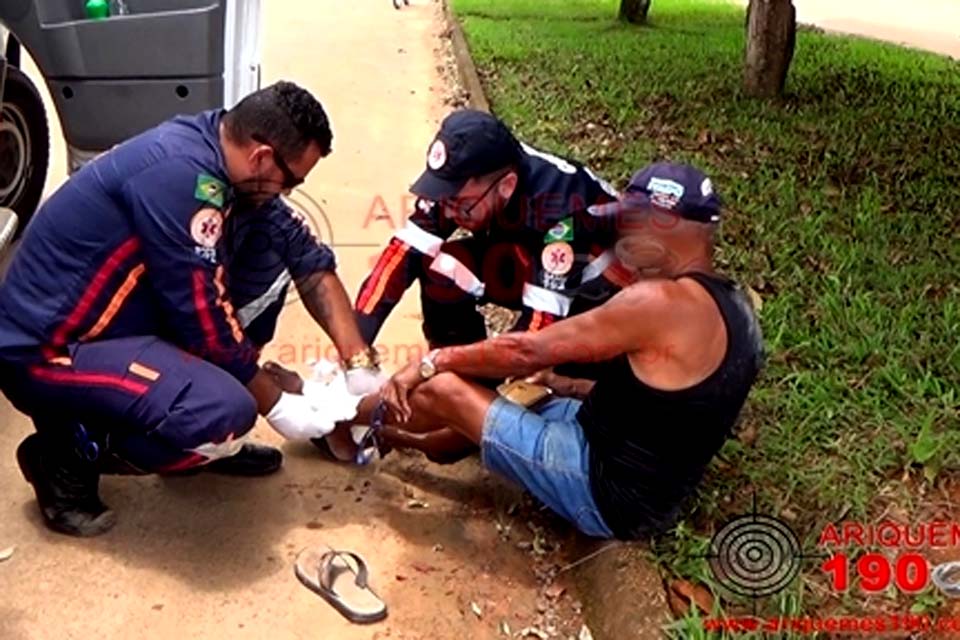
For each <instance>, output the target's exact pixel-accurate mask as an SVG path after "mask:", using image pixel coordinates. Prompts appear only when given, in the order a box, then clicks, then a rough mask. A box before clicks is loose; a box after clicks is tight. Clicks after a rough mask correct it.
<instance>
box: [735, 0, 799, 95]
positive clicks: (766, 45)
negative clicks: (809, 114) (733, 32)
mask: <svg viewBox="0 0 960 640" xmlns="http://www.w3.org/2000/svg"><path fill="white" fill-rule="evenodd" d="M796 35H797V12H796V9H794V6H793V2H792V0H750V6H749V8H748V9H747V53H746V66H745V69H744V74H743V88H744V91H746V93H747V95H748V96H752V97H755V98H772V97H773V96H776V95H779V94H780V93H782V92H783V87H784V85H785V84H786V82H787V71H788V70H789V69H790V61H791V60H792V59H793V47H794V42H795V40H796Z"/></svg>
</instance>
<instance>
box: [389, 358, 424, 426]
mask: <svg viewBox="0 0 960 640" xmlns="http://www.w3.org/2000/svg"><path fill="white" fill-rule="evenodd" d="M421 382H423V378H422V377H421V376H420V364H419V363H417V362H411V363H410V364H408V365H407V366H405V367H404V368H403V369H400V371H398V372H396V373H395V374H393V377H392V378H390V380H388V381H387V383H386V384H385V385H383V388H382V389H381V390H380V399H381V401H383V402H385V403H386V405H387V408H388V409H389V410H390V413H391V415H393V417H394V419H395V420H396V421H397V422H399V423H400V424H403V423H405V422H407V421H408V420H410V417H411V416H412V415H413V409H411V408H410V393H411V392H412V391H413V390H414V389H415V388H417V386H418V385H419V384H420V383H421Z"/></svg>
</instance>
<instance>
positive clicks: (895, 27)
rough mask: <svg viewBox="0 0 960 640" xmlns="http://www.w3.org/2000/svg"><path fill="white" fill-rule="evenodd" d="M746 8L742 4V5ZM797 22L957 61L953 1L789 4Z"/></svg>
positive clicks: (958, 33)
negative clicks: (890, 43) (919, 50)
mask: <svg viewBox="0 0 960 640" xmlns="http://www.w3.org/2000/svg"><path fill="white" fill-rule="evenodd" d="M745 4H746V3H745ZM793 4H794V6H795V7H796V8H797V19H798V20H799V21H800V22H803V23H807V24H814V25H817V26H818V27H822V28H824V29H827V30H828V31H836V32H838V33H847V34H852V35H859V36H864V37H867V38H875V39H877V40H886V41H888V42H893V43H896V44H902V45H905V46H908V47H914V48H916V49H925V50H927V51H933V52H935V53H940V54H943V55H947V56H951V57H954V58H960V2H957V1H956V0H914V1H913V2H910V3H908V4H905V3H903V2H897V1H896V0H842V1H838V0H793Z"/></svg>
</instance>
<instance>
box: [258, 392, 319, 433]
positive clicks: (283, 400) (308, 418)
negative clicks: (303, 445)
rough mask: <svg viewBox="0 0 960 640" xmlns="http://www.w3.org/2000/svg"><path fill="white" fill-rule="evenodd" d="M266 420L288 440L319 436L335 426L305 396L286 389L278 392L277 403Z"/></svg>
mask: <svg viewBox="0 0 960 640" xmlns="http://www.w3.org/2000/svg"><path fill="white" fill-rule="evenodd" d="M267 422H269V423H270V426H271V427H273V428H274V429H276V430H277V432H278V433H280V435H282V436H283V437H285V438H287V439H289V440H309V439H310V438H321V437H323V436H325V435H327V434H328V433H330V432H331V431H333V428H334V426H335V423H334V420H333V419H331V417H330V415H329V414H327V413H326V412H324V411H322V410H320V409H318V408H316V407H314V405H313V403H312V402H311V401H310V399H309V398H308V397H307V396H304V395H300V394H297V393H287V392H286V391H283V392H281V393H280V399H279V400H277V404H275V405H273V408H272V409H270V413H268V414H267Z"/></svg>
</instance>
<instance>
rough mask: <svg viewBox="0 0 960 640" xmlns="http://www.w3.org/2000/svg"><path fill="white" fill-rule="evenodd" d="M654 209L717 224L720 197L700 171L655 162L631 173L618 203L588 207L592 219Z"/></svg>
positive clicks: (718, 220) (689, 166)
mask: <svg viewBox="0 0 960 640" xmlns="http://www.w3.org/2000/svg"><path fill="white" fill-rule="evenodd" d="M648 208H653V209H658V210H660V211H668V212H670V213H674V214H676V215H678V216H680V217H681V218H685V219H687V220H693V221H694V222H702V223H707V224H711V223H717V222H720V210H721V203H720V198H719V197H718V196H717V194H716V192H715V191H714V190H713V183H712V182H711V181H710V178H708V177H707V176H706V175H705V174H704V173H703V172H702V171H700V170H699V169H697V168H696V167H693V166H691V165H688V164H674V163H670V162H657V163H655V164H651V165H649V166H647V167H644V168H643V169H641V170H640V171H638V172H636V173H635V174H633V177H632V178H630V183H629V184H628V185H627V188H626V190H625V191H624V192H623V194H622V196H621V197H620V200H618V201H617V202H611V203H609V204H601V205H595V206H593V207H590V213H591V214H592V215H594V216H599V217H606V216H617V215H620V214H623V213H626V212H629V211H637V210H641V209H648Z"/></svg>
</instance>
